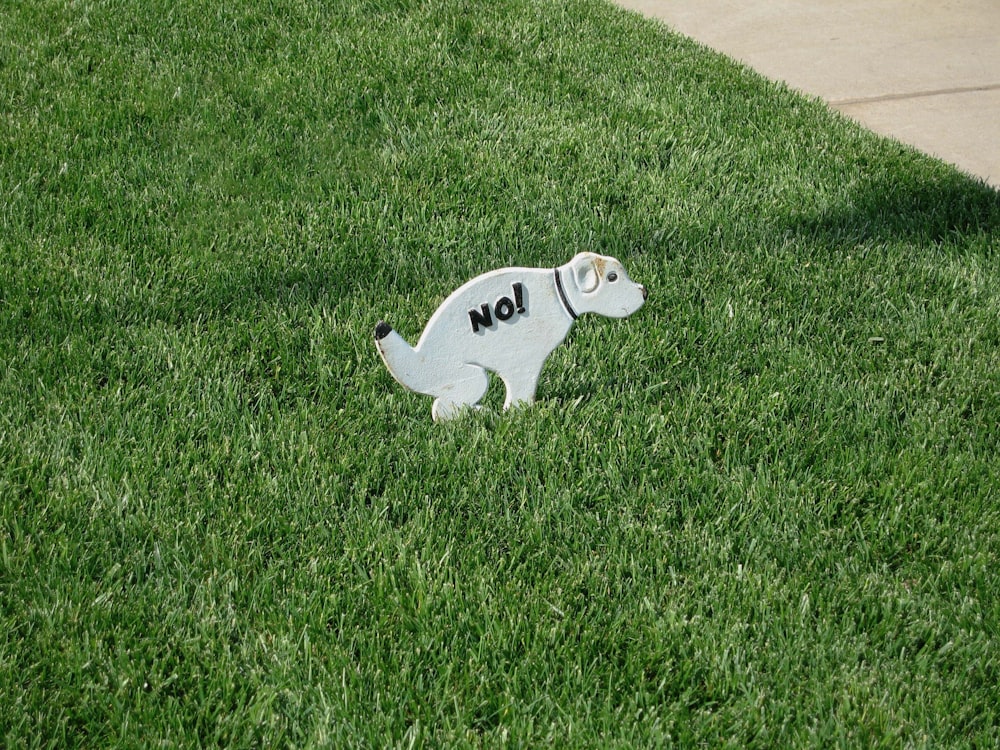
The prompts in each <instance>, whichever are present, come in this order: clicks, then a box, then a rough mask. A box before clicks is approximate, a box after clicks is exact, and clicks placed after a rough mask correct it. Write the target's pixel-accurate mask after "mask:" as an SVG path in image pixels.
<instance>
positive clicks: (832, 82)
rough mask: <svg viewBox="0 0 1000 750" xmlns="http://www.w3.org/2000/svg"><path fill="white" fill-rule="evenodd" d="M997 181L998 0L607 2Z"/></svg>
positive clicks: (999, 103)
mask: <svg viewBox="0 0 1000 750" xmlns="http://www.w3.org/2000/svg"><path fill="white" fill-rule="evenodd" d="M615 1H616V2H617V3H618V4H619V5H621V6H623V7H625V8H629V9H632V10H636V11H639V12H641V13H644V14H646V15H649V16H654V17H656V18H659V19H661V20H663V21H664V22H665V23H666V24H667V25H668V26H670V27H671V28H672V29H674V30H675V31H679V32H680V33H682V34H684V35H686V36H689V37H692V38H694V39H696V40H697V41H699V42H701V43H703V44H705V45H707V46H709V47H712V48H713V49H716V50H718V51H719V52H722V53H724V54H726V55H728V56H730V57H733V58H736V59H737V60H740V61H741V62H744V63H746V64H748V65H749V66H750V67H752V68H754V69H755V70H757V71H758V72H759V73H762V74H763V75H765V76H767V77H769V78H772V79H776V80H781V81H784V82H786V83H787V84H789V85H790V86H792V87H793V88H796V89H799V90H801V91H803V92H806V93H809V94H813V95H815V96H818V97H820V98H822V99H824V100H825V101H827V102H828V103H829V104H830V105H831V106H832V107H834V108H836V109H838V110H840V111H841V112H843V113H844V114H846V115H848V116H850V117H852V118H854V119H855V120H857V121H858V122H860V123H862V124H863V125H865V126H866V127H868V128H870V129H872V130H874V131H875V132H877V133H881V134H883V135H888V136H891V137H893V138H896V139H898V140H900V141H902V142H904V143H908V144H910V145H912V146H915V147H917V148H918V149H921V150H922V151H925V152H927V153H929V154H933V155H934V156H937V157H939V158H941V159H943V160H945V161H947V162H950V163H952V164H955V165H956V166H958V167H959V168H960V169H962V170H964V171H965V172H968V173H970V174H972V175H974V176H976V177H979V178H982V179H984V180H986V181H987V182H988V183H990V184H991V185H992V186H994V187H1000V0H945V1H944V2H942V1H941V0H938V1H937V2H932V1H931V0H742V1H741V0H615Z"/></svg>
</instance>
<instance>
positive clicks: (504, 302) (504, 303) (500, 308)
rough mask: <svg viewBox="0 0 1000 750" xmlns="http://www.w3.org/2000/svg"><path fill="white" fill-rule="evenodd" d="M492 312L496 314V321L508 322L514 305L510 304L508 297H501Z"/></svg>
mask: <svg viewBox="0 0 1000 750" xmlns="http://www.w3.org/2000/svg"><path fill="white" fill-rule="evenodd" d="M493 312H495V313H496V314H497V319H498V320H510V318H511V316H512V315H513V314H514V303H513V302H511V299H510V297H501V298H500V299H498V300H497V304H496V307H494V308H493Z"/></svg>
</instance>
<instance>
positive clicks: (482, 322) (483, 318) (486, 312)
mask: <svg viewBox="0 0 1000 750" xmlns="http://www.w3.org/2000/svg"><path fill="white" fill-rule="evenodd" d="M482 310H483V311H482V313H480V312H479V310H475V309H473V310H469V319H470V320H471V321H472V332H473V333H479V326H483V327H484V328H489V327H490V326H491V325H493V316H492V315H490V306H489V305H487V304H485V303H484V304H483V306H482Z"/></svg>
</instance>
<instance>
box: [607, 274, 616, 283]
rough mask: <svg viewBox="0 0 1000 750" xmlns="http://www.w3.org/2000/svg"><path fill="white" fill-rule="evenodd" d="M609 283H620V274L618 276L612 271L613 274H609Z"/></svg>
mask: <svg viewBox="0 0 1000 750" xmlns="http://www.w3.org/2000/svg"><path fill="white" fill-rule="evenodd" d="M608 281H611V282H615V281H618V274H616V273H615V272H614V271H612V272H611V273H609V274H608Z"/></svg>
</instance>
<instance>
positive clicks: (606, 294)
mask: <svg viewBox="0 0 1000 750" xmlns="http://www.w3.org/2000/svg"><path fill="white" fill-rule="evenodd" d="M566 267H567V270H568V275H569V276H570V278H571V279H572V283H571V284H570V285H569V286H570V287H571V289H572V291H571V292H570V296H571V301H572V303H573V306H574V307H575V308H576V311H577V312H578V313H586V312H592V313H597V314H598V315H604V316H606V317H609V318H627V317H628V316H629V315H631V314H632V313H634V312H635V311H636V310H638V309H639V308H640V307H642V304H643V302H645V301H646V295H647V292H646V287H644V286H643V285H642V284H636V283H635V282H634V281H632V279H630V278H629V275H628V273H626V271H625V267H624V266H622V264H621V263H620V262H619V261H618V260H617V259H616V258H612V257H610V256H608V255H598V254H597V253H578V254H577V255H575V256H574V257H573V259H572V260H571V261H570V262H569V263H568V264H567V265H566Z"/></svg>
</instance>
